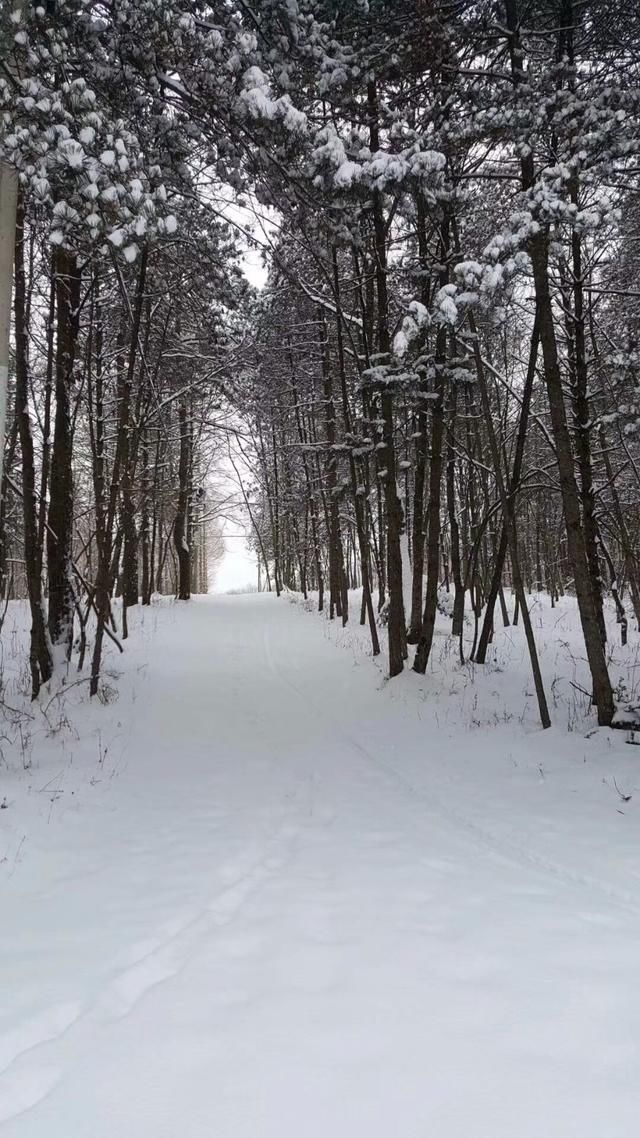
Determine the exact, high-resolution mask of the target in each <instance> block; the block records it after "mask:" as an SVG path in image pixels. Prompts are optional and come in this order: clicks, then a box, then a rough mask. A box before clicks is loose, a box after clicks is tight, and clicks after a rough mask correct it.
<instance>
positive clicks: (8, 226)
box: [0, 162, 18, 495]
mask: <svg viewBox="0 0 640 1138" xmlns="http://www.w3.org/2000/svg"><path fill="white" fill-rule="evenodd" d="M17 200H18V178H17V175H16V172H15V170H13V169H12V167H11V166H9V165H8V164H7V163H6V162H0V495H1V494H2V468H3V464H4V434H5V424H6V419H7V390H8V386H9V333H10V329H11V293H12V287H13V256H14V249H15V240H16V204H17Z"/></svg>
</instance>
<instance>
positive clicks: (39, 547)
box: [0, 0, 640, 726]
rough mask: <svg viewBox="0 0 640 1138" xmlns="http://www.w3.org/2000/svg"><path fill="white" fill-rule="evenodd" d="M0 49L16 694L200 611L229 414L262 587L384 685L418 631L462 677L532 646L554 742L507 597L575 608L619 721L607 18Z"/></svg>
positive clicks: (237, 11) (623, 266)
mask: <svg viewBox="0 0 640 1138" xmlns="http://www.w3.org/2000/svg"><path fill="white" fill-rule="evenodd" d="M38 12H41V13H43V14H42V15H38V14H37V13H38ZM133 12H134V13H135V15H134V17H132V13H133ZM16 29H17V30H16ZM5 36H6V42H7V43H9V42H10V50H9V53H8V55H9V56H10V58H11V66H5V69H4V80H3V82H4V88H3V90H4V97H3V99H2V100H1V101H0V105H1V106H3V108H4V116H5V128H6V132H5V137H4V141H3V144H2V157H3V160H4V162H5V163H6V164H8V165H10V166H12V167H13V168H15V169H16V170H17V172H18V176H19V183H20V186H19V203H18V215H17V226H16V243H15V248H16V256H15V267H14V273H15V287H14V297H13V305H14V327H15V351H14V360H13V366H12V393H13V395H12V404H11V406H12V408H13V412H12V414H11V415H10V421H9V428H8V431H7V438H6V443H5V451H6V456H7V457H6V463H5V479H4V492H3V518H2V550H3V557H4V562H3V571H4V575H5V580H7V579H8V574H9V567H10V565H11V564H12V563H15V561H16V560H20V558H19V552H20V549H23V550H24V558H23V560H24V564H25V567H26V578H27V579H26V582H25V586H26V589H27V591H28V595H29V600H30V603H31V614H32V622H33V633H32V651H31V672H32V679H33V690H34V694H36V693H37V690H38V686H39V684H40V683H41V682H43V681H45V680H47V679H48V678H49V676H50V675H51V673H52V670H53V668H54V666H55V663H56V654H57V653H58V652H59V653H60V654H61V655H62V656H63V657H64V658H66V659H69V658H70V655H71V653H72V651H73V648H74V644H76V645H77V647H78V651H79V653H80V656H81V660H80V662H81V665H82V666H83V665H84V654H85V651H86V650H87V645H88V644H89V650H90V653H91V661H92V662H91V664H90V671H91V688H92V690H93V691H96V690H97V685H98V676H99V667H100V657H101V644H102V640H103V638H104V636H105V635H111V636H114V637H117V638H118V639H119V638H120V635H121V634H122V631H123V627H124V631H125V632H126V610H127V607H128V606H130V605H131V604H136V603H138V600H139V599H141V600H142V601H143V602H148V600H149V597H150V594H151V591H152V589H154V588H157V587H160V588H161V589H169V590H174V589H175V592H176V594H177V595H178V596H180V597H187V596H188V595H189V593H190V591H191V588H192V587H193V588H195V589H199V588H202V587H203V585H204V578H205V576H206V564H205V559H204V555H203V552H202V551H204V549H205V545H206V541H205V533H206V528H207V518H208V513H209V511H208V507H207V479H208V472H209V470H210V465H211V462H212V461H213V459H214V457H215V455H216V454H217V455H220V454H222V453H225V451H226V449H227V439H228V435H227V433H226V430H221V429H220V420H219V417H218V413H219V412H220V411H221V410H223V409H224V410H225V411H226V410H228V409H229V408H232V409H233V412H234V414H235V415H236V416H237V418H238V420H241V421H242V423H243V425H244V429H243V431H241V432H239V434H238V438H237V441H236V442H235V443H234V445H233V447H232V448H231V450H230V452H229V454H230V457H229V461H231V463H232V464H233V463H234V462H235V465H236V469H237V470H238V473H239V477H240V482H241V492H242V495H243V500H244V505H245V508H246V510H247V513H248V515H249V517H250V520H251V525H252V542H253V545H254V547H255V551H256V555H257V557H258V558H259V561H260V563H261V567H262V573H263V576H264V579H265V581H266V584H267V587H271V588H273V589H275V590H276V591H278V592H280V591H281V590H282V589H284V588H291V589H300V590H301V591H302V592H304V593H307V592H308V591H311V590H317V593H318V603H319V606H320V607H321V608H323V607H324V606H326V607H327V609H328V612H329V615H330V616H331V617H337V618H338V619H341V620H342V621H343V622H346V620H347V619H348V618H349V615H350V614H349V610H350V606H352V605H353V599H352V597H351V596H350V592H351V590H353V589H354V588H356V587H358V588H361V590H362V592H361V600H360V599H359V600H358V609H357V612H356V614H355V615H356V618H357V619H359V620H360V621H361V622H362V623H363V624H367V625H368V627H369V630H370V636H371V645H372V651H373V652H374V653H376V654H377V653H378V652H380V651H381V647H382V643H381V642H382V640H383V638H384V639H386V642H387V643H386V650H387V652H388V660H389V673H390V675H391V676H394V675H397V674H398V673H400V672H401V671H402V670H403V668H404V667H405V666H406V664H407V663H408V662H410V663H411V665H412V666H413V667H414V668H415V669H416V670H417V671H419V672H424V671H425V670H426V668H427V665H428V662H429V658H430V654H431V650H432V645H433V635H434V628H435V621H436V614H437V612H438V609H439V608H443V607H445V608H446V609H447V611H448V615H449V616H450V618H451V628H452V634H453V635H454V636H455V637H457V639H458V643H459V651H460V655H461V657H462V658H464V657H465V656H466V655H468V654H470V655H471V657H472V658H473V659H474V660H476V661H477V662H478V663H480V664H481V663H483V662H484V661H485V660H486V658H487V651H488V646H489V644H490V642H491V637H492V634H493V629H494V622H495V621H496V620H497V619H500V620H502V621H503V622H504V623H507V622H508V621H510V620H519V621H522V623H523V626H524V631H525V635H526V640H527V645H528V649H529V656H530V661H531V667H532V674H533V679H534V683H535V688H536V693H537V697H538V706H539V711H540V718H541V722H542V724H543V725H544V726H547V725H548V724H549V722H550V716H549V709H548V703H547V697H546V692H545V688H544V683H543V677H542V674H541V669H540V665H539V660H538V651H537V646H536V639H535V634H534V630H533V628H532V624H531V619H530V615H529V605H528V601H527V597H528V594H529V593H530V591H531V590H536V589H537V590H541V589H544V590H546V591H547V592H548V593H549V594H550V596H551V598H552V603H555V601H556V599H557V598H558V597H560V596H561V595H562V594H563V593H564V592H566V591H569V592H571V593H572V594H574V595H575V598H576V602H577V607H578V611H579V616H580V623H581V628H582V633H583V637H584V645H585V654H586V658H587V661H588V665H589V669H590V673H591V677H592V683H593V702H594V705H595V708H596V710H597V715H598V721H599V722H600V723H601V724H609V723H611V722H612V719H613V718H614V713H615V697H614V692H613V688H612V682H611V677H610V672H609V646H608V645H607V630H606V623H605V605H606V603H607V602H608V600H609V598H611V603H613V605H614V607H615V612H616V616H617V620H618V623H619V626H620V631H621V636H622V639H623V642H625V641H626V638H627V635H628V634H629V627H630V622H629V617H630V616H633V618H634V620H635V622H636V623H637V622H638V621H639V620H640V576H639V572H640V571H639V567H638V541H639V536H640V534H639V521H640V519H639V517H638V508H637V502H638V492H639V488H640V483H639V478H640V465H639V464H640V455H639V453H638V434H637V428H638V420H639V419H640V411H639V402H638V347H637V339H638V315H639V313H638V300H639V299H640V287H639V282H638V271H637V267H636V261H637V259H636V258H635V256H634V253H635V246H636V244H637V240H638V221H639V220H640V215H639V213H638V190H639V182H638V174H639V172H640V167H639V165H638V151H639V149H640V117H639V112H640V106H639V103H640V95H639V91H640V83H639V82H638V80H639V78H640V14H639V13H638V12H637V11H636V7H635V5H634V4H632V3H631V2H630V0H629V2H626V3H623V4H621V5H619V8H618V13H617V19H616V21H615V23H613V22H612V21H611V19H610V6H609V5H608V4H607V3H606V2H605V0H587V2H586V3H580V4H578V3H575V2H574V0H534V2H533V3H528V4H526V5H525V4H524V3H522V0H491V2H483V3H480V4H478V3H469V2H467V0H431V2H426V0H400V2H398V3H390V2H388V0H371V2H369V3H365V2H358V0H353V2H349V3H347V2H338V0H333V2H327V3H322V2H319V0H313V2H312V0H309V2H308V3H307V2H302V0H299V2H298V3H291V2H288V3H286V4H285V3H280V2H279V0H269V2H268V3H264V4H261V5H259V6H254V7H251V6H250V5H245V4H238V5H237V6H234V5H226V4H225V5H222V4H220V5H219V4H216V3H210V4H204V3H196V4H186V3H184V4H183V3H179V2H178V0H164V2H163V4H162V5H157V4H155V5H153V4H147V3H142V4H139V5H138V4H137V5H135V9H132V8H131V6H129V5H122V6H120V5H111V6H109V7H108V8H107V6H106V5H105V6H104V10H103V8H102V6H101V5H97V6H96V7H95V8H94V9H92V10H91V11H90V12H89V11H88V10H87V9H86V8H84V7H83V6H80V5H76V4H75V3H73V2H71V0H69V2H68V3H67V2H65V3H58V4H52V5H50V6H49V8H48V9H46V10H45V9H36V10H35V11H34V12H33V13H28V14H21V15H20V17H19V18H18V17H15V18H13V20H11V19H10V20H9V22H8V29H7V30H5ZM54 47H57V49H58V50H57V52H56V51H54V50H53V48H54ZM43 104H44V108H43ZM52 117H53V119H54V123H53V126H52V125H51V119H52ZM230 203H231V205H232V206H233V208H232V209H231V210H230V209H229V204H230ZM265 219H266V220H265ZM247 242H249V243H254V244H257V245H259V246H260V247H261V248H262V249H263V251H264V255H265V258H266V261H267V264H268V277H267V283H266V286H265V288H264V289H263V290H261V292H260V293H259V294H256V293H255V291H254V290H253V289H252V288H251V287H250V286H249V285H248V284H247V282H246V280H245V279H244V277H243V275H242V271H241V264H242V250H243V247H246V244H247ZM234 456H235V459H234ZM247 471H250V472H251V474H250V477H247V473H246V472H247ZM198 550H200V552H198ZM507 589H509V590H512V592H513V595H514V598H515V611H510V608H509V601H508V596H507V592H506V591H507ZM45 592H46V599H47V604H46V606H45ZM115 593H119V594H120V595H121V596H122V608H121V609H120V608H119V609H118V612H119V614H120V615H119V616H118V618H117V620H118V621H119V622H120V625H119V626H118V628H117V629H116V615H115V610H114V606H113V604H112V598H113V596H114V594H115ZM45 609H46V611H45ZM469 620H470V622H471V630H472V632H471V637H472V642H470V637H469V636H468V635H466V632H465V630H466V629H467V627H468V625H467V622H468V621H469ZM74 624H75V626H76V628H79V629H80V630H81V635H80V637H79V640H78V639H77V638H75V637H74Z"/></svg>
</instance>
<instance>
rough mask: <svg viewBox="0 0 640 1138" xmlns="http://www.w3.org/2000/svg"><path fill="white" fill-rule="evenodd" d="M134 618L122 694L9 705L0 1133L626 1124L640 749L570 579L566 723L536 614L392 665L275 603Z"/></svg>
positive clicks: (260, 600) (639, 918) (623, 1134)
mask: <svg viewBox="0 0 640 1138" xmlns="http://www.w3.org/2000/svg"><path fill="white" fill-rule="evenodd" d="M24 621H25V611H24V607H23V606H20V605H13V606H11V607H10V609H9V613H8V616H7V620H6V624H5V627H4V629H3V634H2V649H3V654H2V666H3V672H4V690H3V698H4V700H5V702H6V703H7V704H9V705H12V706H16V707H17V706H18V705H20V706H22V705H23V694H22V693H23V692H24V688H25V679H26V678H25V676H24V672H23V671H21V670H20V664H19V662H20V660H21V659H23V658H22V657H21V655H20V643H21V642H22V641H23V639H24V629H23V625H24ZM133 622H134V624H135V626H136V627H135V628H134V630H133V635H132V639H131V640H130V642H129V647H128V648H127V653H126V656H125V657H124V658H116V657H114V656H112V657H111V658H110V666H111V667H112V670H113V673H114V674H113V675H112V676H110V677H109V676H107V683H106V686H105V688H104V689H103V700H104V702H103V703H98V702H96V703H95V704H94V705H92V706H91V705H89V703H88V698H87V694H86V685H85V684H79V685H77V686H76V687H69V688H67V690H66V692H65V693H64V695H62V696H46V695H45V696H44V698H43V699H42V700H41V706H42V707H43V708H44V709H45V711H46V714H45V715H43V714H42V713H41V712H40V711H38V710H37V709H33V708H32V709H31V714H32V716H33V718H32V719H31V720H29V721H24V720H21V721H18V719H17V717H15V718H13V719H12V716H11V713H10V712H8V713H7V715H8V718H6V720H5V722H4V723H3V726H2V729H1V733H2V736H3V737H2V739H0V745H1V746H2V753H3V756H4V763H3V765H2V768H1V769H0V787H1V790H0V801H1V800H2V799H3V797H4V796H6V798H5V801H4V802H3V806H4V807H5V809H3V810H2V811H1V812H0V969H1V971H0V975H1V976H2V999H1V1001H0V1072H1V1073H0V1120H1V1121H2V1122H3V1124H4V1125H3V1128H2V1134H3V1138H4V1136H6V1138H85V1136H86V1138H205V1136H206V1138H212V1136H215V1138H390V1136H391V1135H398V1136H399V1138H431V1136H433V1138H635V1136H636V1135H637V1134H638V1129H639V1123H638V1103H639V1098H638V1093H639V1092H638V1072H639V1070H640V985H639V984H638V968H639V965H638V953H639V948H640V860H639V857H638V853H639V849H640V845H639V840H638V839H639V837H640V834H639V827H638V818H639V814H638V803H639V802H640V771H639V770H638V764H639V763H640V749H638V748H637V747H633V746H627V745H626V742H625V739H626V736H625V734H624V733H622V732H611V731H604V730H597V729H596V728H595V724H594V721H593V719H590V718H589V717H588V716H587V714H586V708H585V700H584V697H583V696H582V695H581V693H580V692H579V690H578V689H577V688H573V687H572V686H571V681H572V680H574V682H576V683H578V684H580V685H582V686H584V666H583V663H582V662H581V660H580V652H579V649H578V648H577V647H576V645H577V644H578V643H579V641H578V638H577V636H576V631H575V623H576V622H575V611H574V608H573V605H572V603H571V602H569V601H567V602H565V603H563V605H562V606H561V607H560V608H557V609H555V610H553V611H551V610H550V609H549V608H548V603H547V602H546V601H544V600H542V599H540V600H539V601H538V602H537V603H536V607H535V608H534V622H535V623H536V624H537V625H538V626H539V628H538V632H539V638H540V642H541V644H542V646H543V656H542V658H543V665H544V669H545V678H546V680H547V684H548V688H549V694H550V702H551V705H552V712H553V715H554V720H555V724H556V725H555V726H554V728H553V729H552V730H551V731H549V732H544V733H543V732H541V731H539V730H538V729H537V727H536V719H535V701H534V698H533V695H532V694H531V693H532V687H531V683H530V680H529V676H528V671H527V667H526V661H525V658H524V654H523V648H522V639H521V632H520V630H507V631H506V632H503V633H500V635H499V636H498V637H497V639H496V645H495V649H494V652H493V656H492V663H491V665H489V666H488V667H487V668H486V669H483V670H482V674H480V670H479V669H477V670H476V671H475V674H474V670H473V669H472V668H469V667H460V665H459V664H458V663H457V662H456V646H455V645H454V644H452V642H451V640H450V638H449V637H448V636H447V635H446V634H445V625H444V622H443V623H442V624H441V626H440V627H439V630H438V638H437V642H436V649H435V652H434V657H433V662H432V667H431V668H430V670H429V673H428V675H427V676H426V677H424V678H420V677H418V676H416V675H414V674H413V673H410V672H408V673H407V674H406V675H405V676H403V677H401V678H400V679H399V680H397V681H393V682H391V683H388V682H386V681H385V680H384V676H383V664H382V663H378V662H374V661H372V660H371V659H368V658H367V657H366V655H365V654H364V652H363V649H362V647H361V645H362V635H361V632H360V629H358V628H357V627H356V628H354V627H352V626H349V627H348V628H347V629H346V630H342V629H341V628H339V627H338V626H335V625H332V626H329V625H328V624H327V623H326V622H325V621H323V620H322V619H320V618H318V617H315V616H311V615H308V614H307V613H306V612H304V611H303V609H302V608H301V606H300V605H295V604H289V603H287V601H286V600H281V601H280V602H278V601H276V600H275V599H274V598H272V597H270V596H237V597H216V598H200V599H197V600H195V601H194V602H193V603H191V604H189V605H178V604H169V603H163V604H158V605H154V606H153V607H152V608H151V609H147V610H146V611H144V610H141V611H140V612H139V613H137V614H134V616H133ZM613 635H614V636H615V630H614V632H613ZM632 641H633V642H634V643H635V644H637V642H638V637H637V634H635V633H634V634H632ZM634 643H632V645H631V648H630V649H629V651H628V652H627V653H626V654H625V656H624V658H622V657H621V658H620V660H616V661H615V662H614V664H613V672H614V675H615V678H616V682H618V681H619V680H623V681H624V682H625V684H626V685H627V687H629V686H631V685H632V684H633V682H634V676H635V677H636V679H637V678H639V677H638V670H639V668H640V664H639V659H638V651H637V648H635V647H634ZM116 672H117V673H118V674H117V675H116V674H115V673H116ZM71 679H73V677H71ZM27 706H28V705H27ZM629 796H630V797H629ZM625 799H628V800H627V801H625Z"/></svg>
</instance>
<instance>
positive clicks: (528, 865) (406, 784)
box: [263, 624, 640, 917]
mask: <svg viewBox="0 0 640 1138" xmlns="http://www.w3.org/2000/svg"><path fill="white" fill-rule="evenodd" d="M263 643H264V648H265V655H266V658H267V663H268V666H269V670H270V672H271V673H272V674H273V675H274V676H276V677H277V678H278V679H280V681H281V682H282V683H283V684H285V685H286V686H287V687H288V688H290V689H291V690H292V691H293V692H295V693H296V695H297V696H299V697H300V698H301V699H303V700H304V701H305V702H306V704H307V706H308V707H309V709H310V710H311V711H312V712H313V713H314V715H315V716H316V717H317V718H321V719H322V722H323V725H324V726H325V728H326V723H327V712H326V709H320V708H319V707H318V705H317V703H316V701H315V700H314V699H313V698H312V697H310V696H309V694H308V693H307V692H306V691H304V690H303V689H302V688H300V687H298V685H297V684H295V683H294V682H293V680H291V679H289V677H288V676H286V675H285V674H284V672H283V671H282V669H281V668H280V667H279V666H278V665H277V663H276V661H275V657H274V655H273V652H272V650H271V645H270V642H269V626H268V625H267V624H265V625H264V626H263ZM331 730H332V731H333V733H334V737H335V738H336V739H342V740H343V742H344V743H346V744H347V745H348V746H350V747H351V748H352V749H353V750H355V751H356V752H357V753H358V754H359V755H361V756H362V757H363V758H364V759H365V760H366V761H367V762H368V763H369V764H371V765H373V766H374V767H375V768H377V770H378V771H379V773H380V774H383V775H384V776H386V777H387V779H388V780H389V781H391V782H393V783H394V784H395V785H396V786H397V787H399V788H400V789H401V791H402V792H403V793H404V794H405V795H408V796H410V798H411V800H412V801H415V800H416V799H419V800H420V801H421V802H423V803H424V804H425V805H426V806H427V807H428V808H429V809H430V810H431V811H432V813H433V814H435V815H436V816H437V817H439V818H440V819H441V820H443V821H445V822H447V823H448V824H449V825H451V826H452V827H454V828H455V829H456V830H458V831H460V832H462V833H464V834H465V835H466V836H467V837H468V838H470V839H471V840H472V842H473V844H474V845H475V846H476V847H479V848H480V849H482V850H484V851H485V852H486V853H489V854H492V855H493V856H496V857H499V858H501V859H502V860H503V861H505V862H507V863H508V864H510V865H518V866H521V867H522V868H523V869H533V870H534V871H537V872H538V873H540V874H543V875H548V876H551V877H553V878H555V879H556V880H557V881H559V882H560V883H561V884H563V885H565V886H567V887H572V888H573V887H578V888H580V889H587V890H589V891H590V892H592V893H596V894H599V896H600V897H601V898H602V899H603V900H606V901H607V902H608V903H609V904H613V905H615V907H616V908H618V909H621V910H623V911H624V912H625V913H627V914H629V915H632V916H634V917H638V916H640V904H639V902H638V900H637V898H636V897H634V895H633V894H631V893H627V892H626V891H625V890H621V889H620V890H619V889H612V888H611V886H609V885H607V884H605V882H603V881H600V880H598V879H597V878H593V877H590V876H589V875H587V874H581V873H577V872H575V871H574V870H571V869H569V868H568V867H567V866H563V865H560V864H559V863H558V862H555V861H552V860H550V859H548V858H545V857H543V856H542V855H540V854H537V853H535V852H534V851H533V850H530V849H527V848H526V847H524V846H521V845H519V844H518V843H517V842H512V841H511V840H510V839H509V838H505V837H504V836H503V835H499V834H496V833H495V832H493V831H491V830H488V829H486V828H485V827H484V826H481V825H479V824H478V823H477V822H474V821H473V820H472V819H471V818H469V817H468V816H466V815H464V814H462V813H460V812H459V811H456V810H453V809H452V808H451V807H450V806H449V805H447V804H445V803H444V802H443V800H442V798H441V797H440V796H439V795H438V794H437V793H434V792H433V791H432V790H429V793H428V794H426V793H425V792H424V791H422V790H420V789H419V788H418V787H416V786H415V785H414V784H413V783H412V782H411V781H410V780H409V779H408V778H407V777H406V776H405V775H403V774H401V773H400V771H398V770H396V768H395V767H393V766H390V765H389V764H388V763H386V762H385V761H384V760H383V759H381V758H380V757H379V756H378V755H375V754H373V753H372V751H371V750H369V748H367V747H365V746H364V745H363V744H362V743H360V742H358V740H356V739H354V738H353V737H352V736H351V735H349V734H348V733H347V732H346V731H344V729H343V728H341V727H338V726H337V725H336V724H335V723H334V724H332V725H331ZM442 777H443V779H444V780H446V781H447V782H448V783H449V785H450V786H451V790H452V794H455V790H456V787H455V782H454V781H453V780H452V779H451V778H450V776H448V775H447V774H446V773H445V772H442Z"/></svg>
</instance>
